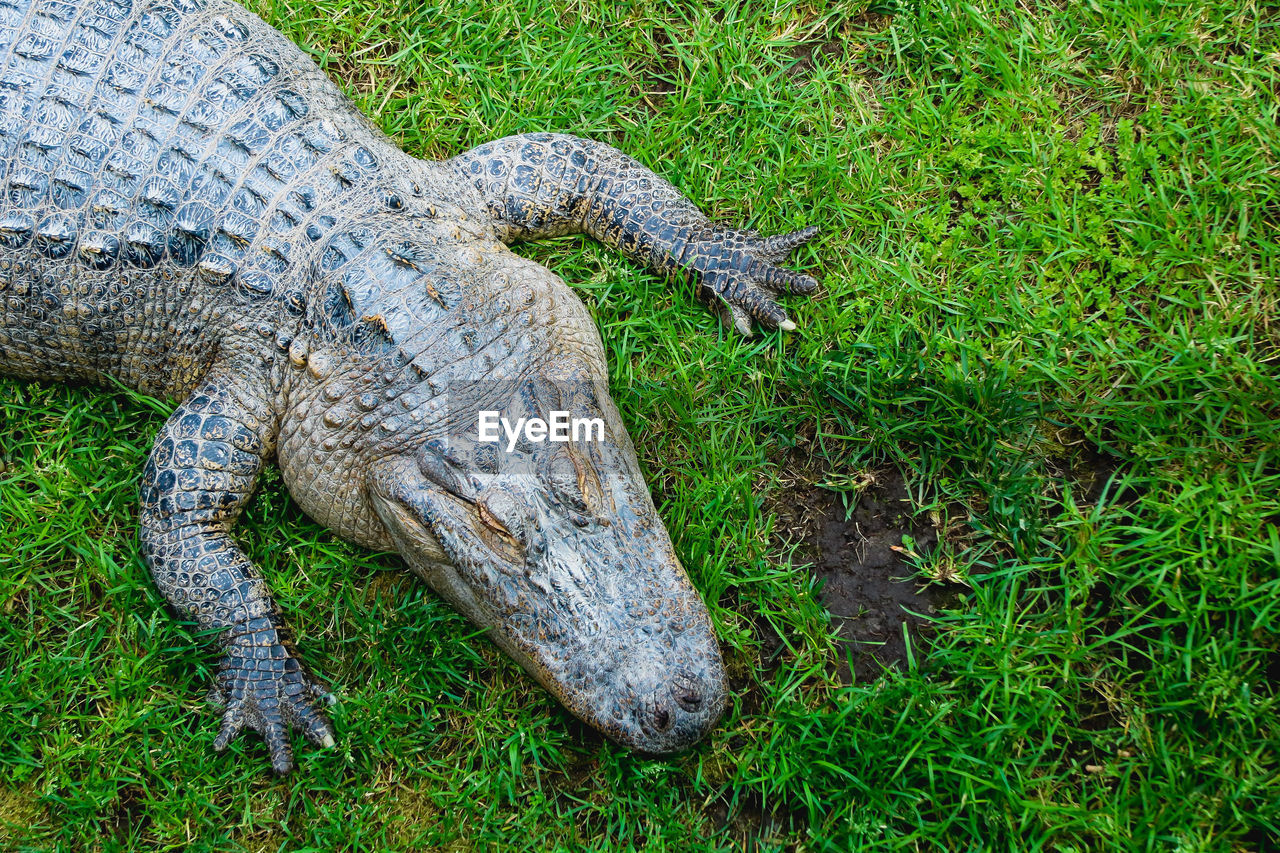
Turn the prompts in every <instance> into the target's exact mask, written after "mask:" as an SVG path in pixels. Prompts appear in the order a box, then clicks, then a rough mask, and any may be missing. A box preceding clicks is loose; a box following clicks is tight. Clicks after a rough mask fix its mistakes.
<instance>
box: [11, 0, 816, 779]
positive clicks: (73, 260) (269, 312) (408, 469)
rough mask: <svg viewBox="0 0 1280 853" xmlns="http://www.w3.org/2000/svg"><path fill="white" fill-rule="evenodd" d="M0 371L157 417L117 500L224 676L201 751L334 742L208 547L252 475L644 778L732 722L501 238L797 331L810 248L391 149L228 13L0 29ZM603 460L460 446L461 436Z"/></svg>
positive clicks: (601, 376) (570, 144)
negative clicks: (614, 744)
mask: <svg viewBox="0 0 1280 853" xmlns="http://www.w3.org/2000/svg"><path fill="white" fill-rule="evenodd" d="M0 162H2V163H3V166H4V172H3V175H2V176H0V194H2V197H0V372H4V373H7V374H10V375H16V376H22V377H29V378H38V379H49V380H62V381H88V382H97V381H103V380H106V379H108V378H114V379H117V380H119V381H121V382H123V383H125V384H127V385H128V386H130V387H132V388H136V389H138V390H140V391H143V392H146V393H150V394H155V395H160V396H165V397H168V398H170V399H173V400H175V401H178V402H179V406H178V408H177V410H176V411H175V412H174V413H173V415H172V417H170V418H169V420H168V421H167V422H166V423H165V425H164V427H163V428H162V429H161V431H160V435H159V436H158V437H157V439H156V443H155V446H154V448H153V450H152V452H151V455H150V458H149V460H148V462H147V465H146V470H145V472H144V474H143V478H142V489H141V492H142V494H141V503H142V507H141V515H140V535H141V540H142V549H143V554H144V555H145V558H146V561H147V565H148V566H149V568H150V570H151V574H152V577H153V578H154V580H155V582H156V584H157V586H158V587H159V588H160V590H161V592H162V593H163V594H164V596H165V598H166V599H167V600H168V601H169V602H170V603H171V604H172V605H173V607H174V608H175V609H176V610H177V611H178V612H179V613H181V614H183V615H184V616H186V617H187V618H190V619H193V620H195V621H196V622H197V623H198V624H199V625H200V626H201V627H202V628H206V629H212V630H217V631H220V632H221V633H220V637H221V642H222V644H223V646H224V649H225V651H226V656H225V658H224V660H223V662H222V665H221V668H220V671H219V674H218V679H217V684H216V685H215V689H214V695H215V697H216V699H217V701H218V702H219V703H220V704H221V705H222V706H223V719H222V728H221V730H220V732H219V733H218V736H217V738H216V740H215V744H214V745H215V747H216V748H218V749H222V748H224V747H225V746H226V745H227V743H228V742H229V741H230V740H231V739H232V738H234V737H235V736H236V735H237V734H238V733H239V732H240V731H241V730H242V729H243V728H245V727H249V728H252V729H254V730H255V731H258V732H260V733H261V734H262V735H263V737H264V738H265V739H266V741H267V744H268V747H269V749H270V754H271V761H272V765H273V767H274V768H275V769H276V770H277V771H278V772H286V771H287V770H288V769H289V768H290V767H291V766H292V763H293V759H292V753H291V748H290V741H289V737H288V734H289V729H290V727H294V728H299V729H301V730H302V731H303V733H304V734H305V735H306V737H307V738H308V739H310V740H311V741H312V742H313V743H316V744H318V745H331V744H332V743H333V742H334V733H333V730H332V728H331V726H330V724H329V722H328V720H327V719H326V717H325V715H324V712H323V707H322V706H323V704H324V703H325V702H327V701H331V698H330V697H329V694H328V691H327V689H326V688H325V687H324V686H322V684H321V682H320V681H318V680H317V679H316V678H315V677H314V676H312V675H311V674H309V673H308V672H307V671H306V669H305V667H303V665H302V664H301V663H300V662H299V660H298V657H297V656H296V654H295V653H294V651H293V650H292V647H291V646H290V644H289V642H288V639H287V634H286V630H285V626H284V623H283V620H282V618H281V616H280V613H279V611H278V609H277V608H276V606H275V604H274V603H273V602H272V600H271V596H270V593H269V591H268V590H267V588H266V585H265V583H264V582H263V580H262V578H261V576H260V574H259V573H258V571H257V570H256V569H255V567H254V565H253V563H252V562H251V561H250V560H249V559H248V557H246V555H245V554H244V552H243V551H242V550H241V548H240V547H239V545H238V544H237V543H236V541H235V539H234V537H233V528H234V525H235V523H236V520H237V519H238V517H239V515H240V512H241V510H242V509H243V507H244V505H245V502H246V501H247V500H248V499H249V497H250V495H251V494H252V492H253V489H254V484H255V482H256V480H257V477H258V474H259V473H260V472H261V470H262V468H263V466H264V465H266V464H268V463H269V462H271V461H272V460H273V459H274V460H275V461H276V462H277V463H278V464H279V466H280V469H281V472H282V475H283V478H284V481H285V483H286V485H287V486H288V488H289V490H290V493H291V494H292V495H293V496H294V498H295V499H296V500H297V501H298V502H299V504H300V505H301V506H302V507H303V509H305V510H306V511H307V512H308V513H310V514H311V515H312V516H314V517H315V518H317V519H318V520H320V521H321V522H323V523H325V524H327V525H328V526H330V527H331V528H332V529H333V530H334V531H335V532H337V533H338V534H339V535H341V536H344V537H347V538H349V539H351V540H353V541H356V542H360V543H363V544H366V545H369V546H371V547H376V548H395V549H396V550H398V551H399V552H400V553H401V554H402V555H403V556H404V557H405V559H406V561H407V562H408V564H409V566H410V568H411V569H412V570H413V571H415V572H416V573H417V574H419V575H420V576H422V577H423V578H424V579H425V580H427V581H428V582H429V583H430V584H431V585H432V586H433V587H434V588H435V589H436V590H437V591H439V592H440V593H441V594H442V595H443V596H445V597H446V598H447V599H448V600H450V601H451V602H452V603H453V604H454V605H455V606H456V607H458V609H459V610H461V611H462V612H463V613H464V614H466V615H467V616H468V617H469V618H471V619H472V620H473V621H475V622H476V623H477V624H478V625H480V626H482V627H486V628H488V629H489V631H488V634H489V636H490V637H491V638H493V640H494V641H495V642H496V643H497V644H498V645H499V646H500V647H502V648H503V649H504V650H506V651H507V652H508V653H509V654H511V655H512V656H513V657H514V658H515V659H516V660H518V661H519V662H520V663H521V664H522V665H523V666H524V667H525V668H526V669H527V670H528V671H529V672H530V673H531V674H532V675H534V676H535V677H536V678H538V679H539V680H540V681H541V682H542V683H543V684H544V685H546V687H547V688H548V690H550V691H551V692H552V693H553V694H554V695H555V696H556V697H557V698H558V699H560V701H562V702H563V703H564V704H565V705H566V707H568V708H569V709H570V710H571V711H573V712H574V713H575V714H577V715H578V716H580V717H581V718H582V719H583V720H585V721H587V722H588V723H590V724H592V725H594V726H597V727H598V728H600V729H601V730H602V731H604V732H605V733H607V734H609V735H610V736H611V737H614V738H615V739H617V740H619V741H620V742H622V743H624V744H627V745H629V746H632V747H634V748H637V749H640V750H644V751H648V752H654V753H664V752H671V751H675V750H679V749H682V748H685V747H687V746H688V745H690V744H692V743H694V742H695V741H696V740H697V739H698V738H700V737H701V736H702V735H703V734H705V733H706V731H707V730H708V729H709V728H710V727H711V726H713V725H714V724H715V722H716V720H717V719H718V718H719V716H720V714H721V713H722V711H723V708H724V705H725V701H726V695H725V685H724V671H723V665H722V663H721V660H720V655H719V649H718V647H717V644H716V641H715V637H714V634H713V632H712V628H711V623H710V619H709V617H708V614H707V611H706V608H705V606H704V605H703V603H702V602H701V600H700V599H699V597H698V595H697V593H696V592H695V591H694V589H693V587H692V586H691V584H690V583H689V580H688V578H687V577H686V575H685V573H684V570H683V568H682V567H681V566H680V564H679V561H678V560H677V558H676V556H675V553H674V551H673V550H672V548H671V543H670V539H669V537H668V536H667V532H666V530H665V529H664V528H663V526H662V523H661V522H660V521H659V520H658V517H657V514H656V512H655V510H654V508H653V504H652V501H651V500H650V498H649V495H648V491H647V489H646V488H645V486H644V483H643V480H642V479H641V476H640V472H639V468H638V465H637V464H636V460H635V454H634V451H633V449H632V446H631V443H630V440H629V438H628V437H627V434H626V430H625V428H624V426H623V424H622V420H621V418H620V417H619V415H618V412H617V409H616V408H615V407H614V405H613V403H612V401H611V400H610V399H609V396H608V392H607V388H606V378H607V370H606V366H605V361H604V350H603V346H602V345H601V342H600V339H599V336H598V333H597V332H596V329H595V327H594V325H593V324H592V323H591V320H590V317H589V316H588V315H587V313H586V311H585V310H584V309H583V307H582V304H581V302H580V301H579V300H578V299H577V298H576V297H575V296H574V295H573V294H572V292H571V291H569V289H568V288H567V287H566V286H565V285H564V283H563V282H561V281H560V280H559V279H558V278H556V277H555V276H553V275H552V274H551V273H549V272H548V271H547V270H545V269H543V268H542V267H540V266H538V265H537V264H534V263H532V262H529V261H525V260H523V259H521V258H519V257H518V256H516V255H514V254H512V253H511V252H510V251H509V250H507V248H506V247H505V245H504V243H505V242H511V241H514V240H517V239H536V238H539V237H546V236H553V235H559V234H568V233H578V232H585V233H588V234H591V235H592V236H594V237H596V238H597V239H599V240H602V241H604V242H605V243H608V244H609V245H611V246H615V247H617V248H619V249H620V250H621V251H623V252H624V253H625V254H627V255H628V256H629V257H631V258H634V259H635V260H637V261H639V262H640V263H643V264H645V265H646V266H648V267H650V268H651V269H654V270H656V271H659V272H662V273H665V274H668V275H688V276H689V277H691V278H693V279H694V280H695V281H696V282H697V284H698V287H699V292H700V293H701V294H702V295H703V296H704V297H705V298H706V299H707V300H708V301H709V302H711V304H712V305H713V307H715V309H716V310H717V311H718V312H719V313H720V315H721V316H722V318H724V319H725V321H726V322H728V323H730V324H732V325H733V326H734V327H736V328H737V329H739V330H740V331H742V332H744V333H749V332H750V330H751V325H752V322H753V321H754V322H758V323H760V324H762V325H764V326H766V327H770V328H772V327H781V328H791V327H792V324H791V323H790V321H788V320H787V319H786V315H785V313H784V312H783V310H782V309H781V307H780V306H779V305H777V304H776V302H775V301H774V297H775V295H776V294H777V293H780V292H798V293H803V292H809V291H811V290H812V289H813V288H814V287H815V286H816V282H814V281H813V279H811V278H809V277H807V276H803V275H800V274H797V273H792V272H790V271H787V270H784V269H781V268H780V267H779V266H778V263H779V262H780V261H781V259H782V258H783V256H785V254H786V253H787V252H788V251H789V250H790V249H792V248H794V247H795V246H796V245H799V244H800V243H802V242H803V241H804V240H806V239H808V238H809V237H810V236H812V233H813V232H812V230H811V229H806V230H804V231H801V232H797V233H796V234H793V235H789V236H783V237H772V238H760V237H758V236H757V235H754V234H751V233H748V232H743V231H739V230H736V229H731V228H721V227H718V226H715V225H713V224H711V223H710V222H709V221H708V220H707V219H706V218H705V217H704V216H703V215H702V214H701V213H700V212H699V211H698V210H697V208H695V207H694V206H693V205H692V204H691V203H690V202H688V201H686V200H685V199H684V198H682V197H681V196H680V194H679V192H678V191H677V190H676V189H675V188H674V187H672V186H671V185H670V184H668V183H666V182H665V181H663V180H662V179H661V178H658V177H657V176H656V175H654V174H653V173H651V172H649V171H648V170H647V169H645V168H644V167H643V166H641V165H639V164H638V163H636V162H635V161H634V160H631V159H630V158H628V157H626V156H625V155H623V154H621V153H620V152H618V151H616V150H615V149H613V148H610V147H609V146H606V145H602V144H600V143H595V142H591V141H588V140H583V139H576V138H573V137H568V136H559V135H551V134H534V135H527V136H517V137H510V138H508V139H503V140H498V141H497V142H493V143H489V144H488V145H484V146H481V147H479V148H476V149H474V150H472V151H469V152H467V153H465V154H462V155H460V156H458V157H455V158H454V159H452V160H450V161H448V162H445V163H427V162H422V161H418V160H415V159H413V158H411V157H408V156H407V155H405V154H404V153H403V152H401V151H399V150H398V149H396V148H395V147H394V146H393V145H391V144H390V142H389V141H388V140H387V139H385V138H384V137H383V136H382V135H381V134H380V133H378V132H377V131H376V130H375V129H373V128H372V126H371V125H370V124H369V123H368V122H367V121H366V120H365V119H363V117H361V116H360V115H359V113H358V112H356V111H355V109H354V108H353V107H352V106H351V105H350V104H349V103H348V102H347V101H346V100H345V99H344V98H343V97H342V95H341V94H340V93H339V92H338V90H337V89H336V88H335V87H334V86H333V85H332V83H331V82H330V81H329V80H328V79H327V78H325V77H324V75H323V74H322V73H321V72H320V71H319V70H318V69H317V68H316V67H315V66H314V64H312V63H311V62H310V60H309V59H308V58H307V57H306V56H305V55H304V54H303V53H302V52H301V51H299V50H297V49H296V48H295V47H294V46H293V45H291V44H290V43H289V42H288V41H287V40H285V39H284V38H283V37H282V36H281V35H280V34H279V33H277V32H275V31H274V30H272V29H271V28H270V27H268V26H267V25H266V24H264V23H263V22H262V21H260V20H259V19H258V18H256V17H254V16H253V15H251V14H249V13H248V12H246V11H244V10H243V9H241V8H240V7H238V6H236V5H234V4H232V3H230V2H225V0H167V1H166V0H140V2H139V3H137V4H136V5H134V4H131V3H129V2H126V0H120V2H112V0H80V2H75V3H69V4H68V3H56V2H52V1H51V0H36V1H35V2H32V0H0ZM486 408H493V409H502V410H504V411H506V412H507V413H508V416H510V417H512V418H513V419H514V417H518V416H533V415H537V416H541V417H546V416H547V413H548V411H550V410H555V409H566V410H571V411H573V412H574V414H575V415H577V416H583V417H598V418H600V419H601V420H602V421H603V422H604V424H605V435H604V437H603V439H602V440H599V441H589V442H580V443H569V444H552V443H550V442H544V443H532V442H523V443H521V444H520V446H518V447H517V448H516V449H515V450H514V452H512V453H504V452H499V451H497V450H496V448H495V447H494V446H493V445H489V444H484V443H482V442H479V441H478V440H477V437H476V435H475V430H474V427H475V424H476V420H477V416H478V412H479V411H480V410H481V409H486Z"/></svg>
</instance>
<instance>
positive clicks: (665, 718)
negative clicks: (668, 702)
mask: <svg viewBox="0 0 1280 853" xmlns="http://www.w3.org/2000/svg"><path fill="white" fill-rule="evenodd" d="M653 724H654V725H655V726H656V727H657V729H658V731H660V732H665V731H666V730H667V729H669V728H670V727H671V712H669V711H668V710H667V709H666V708H659V709H658V710H656V711H654V712H653Z"/></svg>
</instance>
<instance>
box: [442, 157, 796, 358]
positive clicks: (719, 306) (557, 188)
mask: <svg viewBox="0 0 1280 853" xmlns="http://www.w3.org/2000/svg"><path fill="white" fill-rule="evenodd" d="M449 165H450V166H452V167H453V169H454V170H455V171H456V172H457V173H458V174H459V175H461V176H462V177H464V178H465V179H467V180H468V181H470V182H471V183H472V184H473V185H474V186H475V187H476V189H477V190H479V192H480V195H481V197H482V198H483V199H484V203H485V206H486V208H487V211H488V213H489V215H490V216H491V217H492V218H493V220H494V223H495V228H496V230H497V233H498V236H499V238H500V239H502V240H503V241H505V242H508V243H510V242H514V241H516V240H528V239H537V238H540V237H557V236H560V235H563V234H573V233H581V232H585V233H587V234H590V235H591V236H592V237H595V238H596V239H597V240H600V241H601V242H603V243H606V244H607V245H610V246H614V247H616V248H617V249H619V250H620V251H622V253H623V254H625V255H626V256H627V257H629V258H631V259H632V260H635V261H638V262H640V263H642V264H645V265H646V266H648V267H649V268H651V269H653V270H655V271H658V272H662V273H665V274H667V275H675V274H677V273H680V272H684V273H686V274H688V275H689V276H691V277H692V278H693V279H694V281H695V282H696V283H697V286H698V295H699V296H700V297H701V298H702V299H703V300H704V301H706V302H708V303H709V304H710V305H711V306H712V308H714V309H715V310H716V311H717V313H718V314H719V315H720V318H721V319H722V320H723V321H724V322H725V323H726V324H728V325H731V326H733V327H734V328H735V329H737V330H738V331H739V332H740V333H742V334H744V335H748V336H749V335H750V334H751V327H752V323H753V322H757V323H760V324H761V325H763V326H764V327H766V328H781V329H788V330H789V329H794V328H795V324H794V323H793V322H792V321H791V320H789V319H787V313H786V310H785V309H784V308H783V307H782V306H781V305H779V304H778V302H777V297H778V295H779V294H781V293H811V292H812V291H813V290H814V289H815V288H817V286H818V282H817V281H816V280H815V279H814V278H812V277H811V276H808V275H804V274H803V273H798V272H793V271H792V270H788V269H785V268H783V267H781V266H780V264H781V263H782V261H783V259H784V258H785V257H786V256H787V255H788V254H789V253H790V252H791V250H792V249H794V248H796V247H797V246H800V245H801V244H803V243H805V242H806V241H808V240H809V239H811V238H812V237H813V236H814V235H815V234H817V233H818V229H817V228H815V227H812V226H811V227H809V228H804V229H801V230H799V231H796V232H794V233H791V234H782V235H778V236H774V237H761V236H760V235H758V234H756V233H754V232H751V231H744V230H740V229H737V228H727V227H723V226H718V225H715V224H713V223H712V222H711V221H710V220H708V219H707V217H706V216H705V215H704V214H703V213H702V211H700V210H699V209H698V208H697V207H696V206H695V205H694V204H693V203H692V202H690V201H689V200H688V199H686V198H685V197H684V196H682V195H681V194H680V191H679V190H677V189H676V188H675V187H673V186H672V185H671V184H669V183H667V182H666V181H665V180H663V179H662V178H660V177H658V176H657V175H656V174H654V173H653V172H651V171H650V170H648V169H646V168H645V167H644V166H642V165H641V164H640V163H638V162H636V161H635V160H633V159H632V158H630V157H628V156H627V155H625V154H623V153H622V152H621V151H618V150H617V149H616V148H613V147H611V146H609V145H605V144H604V143H601V142H593V141H591V140H589V139H579V138H578V137H575V136H565V135H562V134H553V133H533V134H525V135H521V136H508V137H506V138H505V139H499V140H497V141H495V142H490V143H487V144H485V145H481V146H479V147H477V148H473V149H471V150H470V151H468V152H466V153H464V154H460V155H458V156H457V157H455V158H453V159H452V160H450V161H449Z"/></svg>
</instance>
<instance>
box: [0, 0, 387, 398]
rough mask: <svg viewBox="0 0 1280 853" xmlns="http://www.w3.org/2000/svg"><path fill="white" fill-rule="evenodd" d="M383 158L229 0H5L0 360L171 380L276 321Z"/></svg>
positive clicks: (78, 373)
mask: <svg viewBox="0 0 1280 853" xmlns="http://www.w3.org/2000/svg"><path fill="white" fill-rule="evenodd" d="M395 158H404V159H407V158H405V155H403V154H402V153H401V152H400V151H398V150H397V149H395V148H394V147H393V146H392V145H390V144H389V142H388V141H387V140H386V139H385V138H384V137H383V136H382V135H381V134H380V133H378V132H377V131H376V130H374V129H373V128H372V127H371V126H370V125H369V124H368V122H367V121H366V120H365V119H364V118H363V117H362V116H361V115H360V114H359V113H358V111H356V110H355V109H354V107H352V105H351V104H350V103H349V102H348V101H347V100H346V98H345V97H344V96H343V95H342V94H341V92H339V91H338V89H337V88H336V87H335V86H334V85H333V84H332V82H331V81H329V80H328V78H327V77H325V76H324V74H323V73H322V72H321V71H320V70H319V69H318V68H317V67H316V66H315V65H314V63H312V62H311V60H310V59H309V58H308V57H307V56H306V55H305V54H304V53H303V52H302V51H301V50H299V49H298V48H297V47H295V46H294V45H293V44H292V43H290V42H289V41H288V40H287V39H286V38H285V37H284V36H282V35H281V34H280V33H278V32H276V31H275V30H274V29H272V28H271V27H270V26H268V25H267V24H266V23H264V22H263V21H261V20H260V19H258V18H257V17H256V16H254V15H252V14H250V13H248V12H247V11H245V10H244V9H242V8H240V7H239V6H237V5H235V4H233V3H230V2H224V0H138V2H132V3H131V2H129V0H77V2H63V1H62V0H0V170H2V171H0V372H5V373H10V374H15V375H20V376H29V377H36V378H44V379H63V380H68V379H70V380H89V381H93V380H100V379H102V378H103V377H105V376H108V375H110V376H115V377H117V378H119V379H120V380H122V381H124V382H125V383H126V384H128V385H130V386H132V387H135V388H139V389H141V390H145V391H147V392H149V393H157V394H162V395H165V396H171V397H176V396H181V395H182V394H183V393H185V391H186V390H187V389H188V388H189V387H190V386H191V384H192V383H193V382H194V381H195V380H196V379H197V378H198V377H199V376H200V374H201V373H203V371H204V370H205V369H206V368H207V366H208V364H209V362H210V360H211V359H212V358H213V356H214V353H215V352H216V351H217V350H218V348H219V347H221V346H227V345H228V338H227V336H228V334H229V333H230V332H231V331H233V330H234V331H235V332H236V333H237V334H238V335H239V339H238V340H237V342H236V345H237V346H243V345H261V346H272V345H274V344H275V343H278V341H279V340H285V339H287V338H288V336H289V334H290V332H289V329H290V328H291V327H296V325H297V323H298V322H300V318H301V317H302V316H303V315H304V313H305V306H306V303H307V300H308V298H309V295H310V294H309V290H308V289H309V288H312V287H314V286H315V284H314V281H313V279H314V275H313V274H312V271H313V270H314V269H315V268H316V266H317V263H318V262H319V260H320V259H321V256H322V255H323V252H324V251H325V247H326V245H327V243H328V238H329V236H330V235H331V234H332V233H333V232H334V230H335V229H340V228H341V227H342V225H341V222H342V219H343V217H344V215H354V214H353V211H356V210H360V209H365V208H368V207H370V206H374V207H382V208H383V209H385V208H386V207H387V206H388V205H390V206H392V207H394V204H395V201H396V199H395V198H394V195H395V194H394V192H393V191H390V190H384V191H381V193H380V194H381V195H382V196H384V197H383V198H372V197H371V196H373V195H378V194H379V192H377V191H371V189H372V187H374V186H375V185H377V183H378V182H377V181H371V180H369V176H370V175H372V174H374V173H378V172H379V170H382V171H383V173H384V174H385V173H386V172H387V171H392V172H394V171H397V170H394V169H392V170H387V169H385V166H386V164H387V163H388V161H389V160H391V159H395ZM398 171H399V172H400V173H403V172H404V171H405V170H404V169H400V170H398ZM388 194H390V195H391V196H392V198H391V199H390V201H388V199H387V198H386V197H385V196H387V195H388ZM249 341H252V342H255V343H252V344H249V343H246V342H249Z"/></svg>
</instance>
